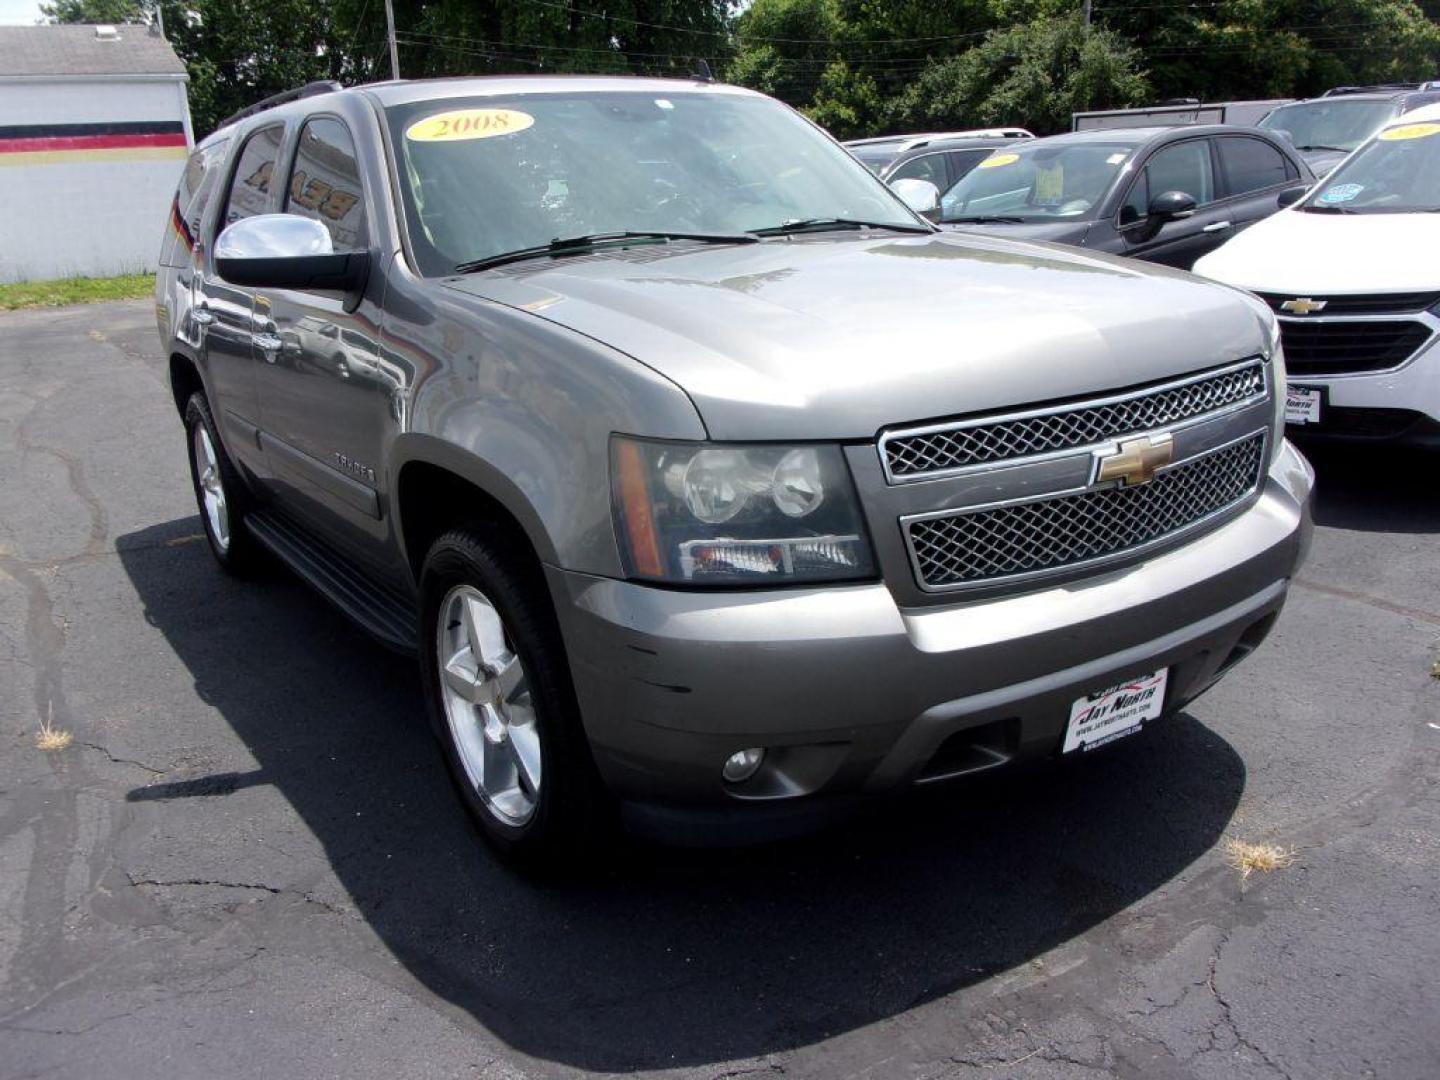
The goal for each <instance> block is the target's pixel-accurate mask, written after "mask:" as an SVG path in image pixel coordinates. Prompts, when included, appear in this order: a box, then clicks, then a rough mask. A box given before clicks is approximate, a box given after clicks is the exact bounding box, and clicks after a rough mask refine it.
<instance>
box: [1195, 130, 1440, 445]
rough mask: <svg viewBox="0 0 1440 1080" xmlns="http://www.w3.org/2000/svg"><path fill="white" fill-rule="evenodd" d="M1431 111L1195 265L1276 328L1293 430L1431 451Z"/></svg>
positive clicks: (1437, 424) (1439, 137)
mask: <svg viewBox="0 0 1440 1080" xmlns="http://www.w3.org/2000/svg"><path fill="white" fill-rule="evenodd" d="M1436 252H1440V105H1431V106H1427V107H1425V108H1422V109H1417V110H1415V111H1414V112H1410V113H1407V114H1405V115H1404V116H1403V117H1397V118H1396V119H1395V120H1394V121H1393V122H1391V123H1390V124H1388V125H1387V126H1386V127H1384V128H1382V129H1381V130H1380V131H1379V132H1378V133H1376V134H1375V135H1374V136H1372V137H1371V138H1370V139H1369V140H1367V141H1366V142H1365V143H1364V144H1362V145H1361V146H1360V147H1359V148H1358V149H1357V150H1355V152H1354V153H1352V154H1351V155H1350V156H1349V157H1347V158H1346V159H1345V160H1344V161H1343V162H1342V163H1341V164H1340V165H1339V166H1338V167H1337V168H1336V169H1335V171H1334V172H1332V173H1330V175H1329V176H1327V177H1326V178H1325V179H1324V180H1322V181H1321V182H1320V183H1319V184H1317V185H1316V186H1315V187H1314V188H1313V189H1311V191H1310V192H1309V193H1308V194H1306V195H1305V197H1304V198H1302V199H1300V200H1299V201H1298V202H1297V203H1296V204H1295V205H1294V206H1292V207H1289V208H1288V209H1285V210H1282V211H1280V212H1279V213H1278V214H1274V215H1272V216H1271V217H1269V218H1266V219H1265V220H1264V221H1261V222H1259V223H1258V224H1257V225H1255V226H1254V227H1253V228H1250V229H1247V230H1246V231H1245V232H1243V233H1241V234H1240V235H1238V236H1236V237H1235V238H1234V239H1233V240H1231V241H1230V242H1229V243H1227V244H1225V245H1224V246H1222V247H1220V248H1219V249H1217V250H1216V251H1214V252H1212V253H1210V254H1209V255H1207V256H1205V257H1204V258H1203V259H1201V260H1200V261H1199V262H1197V263H1196V264H1195V272H1196V273H1198V274H1203V275H1205V276H1206V277H1210V278H1214V279H1215V280H1217V281H1223V282H1225V283H1226V284H1229V285H1237V286H1239V287H1241V288H1244V289H1249V290H1250V291H1251V292H1255V293H1258V294H1259V295H1260V296H1261V297H1262V298H1263V299H1264V300H1266V301H1267V302H1268V303H1269V304H1270V306H1271V307H1272V308H1274V310H1275V314H1276V315H1278V316H1279V318H1280V327H1281V333H1282V335H1283V339H1284V346H1285V359H1286V363H1287V365H1288V370H1289V380H1290V381H1289V389H1288V394H1287V398H1286V422H1287V424H1288V425H1289V427H1290V430H1291V432H1292V433H1303V434H1306V435H1313V436H1318V437H1325V438H1329V439H1336V440H1385V441H1389V442H1395V443H1403V444H1407V445H1422V446H1440V259H1437V258H1436Z"/></svg>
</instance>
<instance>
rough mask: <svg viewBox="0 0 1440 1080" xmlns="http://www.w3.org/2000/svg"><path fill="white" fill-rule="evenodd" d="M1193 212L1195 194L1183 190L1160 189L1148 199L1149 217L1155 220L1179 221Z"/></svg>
mask: <svg viewBox="0 0 1440 1080" xmlns="http://www.w3.org/2000/svg"><path fill="white" fill-rule="evenodd" d="M1193 213H1195V196H1194V195H1190V194H1187V193H1186V192H1183V191H1162V192H1161V193H1160V194H1159V195H1156V196H1155V198H1153V199H1151V200H1150V217H1151V219H1152V220H1154V221H1157V222H1165V221H1179V220H1180V219H1182V218H1187V217H1189V216H1190V215H1191V214H1193Z"/></svg>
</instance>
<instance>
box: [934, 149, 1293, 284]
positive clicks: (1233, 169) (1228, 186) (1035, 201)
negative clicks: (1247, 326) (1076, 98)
mask: <svg viewBox="0 0 1440 1080" xmlns="http://www.w3.org/2000/svg"><path fill="white" fill-rule="evenodd" d="M1314 180H1315V176H1314V173H1312V172H1311V170H1310V167H1309V166H1308V165H1306V164H1305V162H1304V160H1303V159H1302V158H1301V157H1300V155H1299V154H1298V153H1297V152H1296V150H1295V149H1294V147H1292V146H1290V145H1289V144H1288V143H1286V142H1285V141H1284V140H1283V139H1282V138H1279V137H1277V136H1274V135H1272V134H1270V133H1269V132H1265V131H1261V130H1259V129H1257V128H1243V127H1233V126H1228V125H1219V124H1213V125H1203V126H1192V127H1176V128H1131V129H1128V130H1108V131H1076V132H1071V133H1069V134H1066V135H1056V136H1053V137H1051V138H1048V139H1036V140H1034V141H1033V142H1031V141H1027V142H1023V143H1015V144H1012V145H1010V146H1007V147H1004V148H1003V149H1001V150H999V151H997V152H995V153H993V154H991V155H990V156H989V157H988V158H986V159H985V160H984V161H982V162H980V163H979V165H977V166H976V167H975V168H974V169H973V170H971V171H970V172H968V173H967V174H966V175H965V176H963V177H961V178H960V180H959V181H957V182H956V183H954V184H952V185H951V186H950V187H949V188H948V189H947V190H945V192H944V195H943V196H942V198H941V202H940V215H939V220H940V222H941V224H944V225H947V226H952V227H954V228H958V229H966V230H973V229H981V230H987V231H988V230H992V229H993V230H995V231H997V232H1003V234H1004V235H1005V236H1007V237H1013V238H1016V239H1028V240H1052V241H1056V242H1058V243H1064V244H1074V245H1076V246H1079V247H1086V248H1092V249H1094V250H1097V251H1107V252H1111V253H1113V254H1116V255H1129V256H1132V257H1134V258H1137V259H1147V260H1149V261H1150V262H1158V263H1165V264H1167V265H1169V266H1179V267H1182V268H1185V269H1189V267H1190V266H1191V265H1192V264H1193V263H1194V262H1195V260H1196V259H1198V258H1200V256H1202V255H1204V254H1206V253H1207V252H1209V251H1212V250H1214V249H1215V248H1217V247H1219V246H1220V245H1221V244H1223V243H1224V242H1225V241H1226V240H1228V239H1230V237H1232V236H1234V235H1235V234H1236V233H1238V232H1240V231H1241V230H1242V229H1245V228H1246V227H1248V226H1250V225H1253V224H1254V223H1255V222H1257V221H1259V220H1260V219H1261V218H1263V217H1266V216H1268V215H1269V214H1272V213H1274V212H1275V211H1276V210H1277V209H1279V208H1280V207H1281V206H1283V205H1287V204H1288V203H1289V202H1293V201H1294V200H1295V199H1296V198H1298V197H1299V195H1300V194H1301V193H1302V192H1303V191H1304V189H1305V188H1306V187H1308V186H1309V185H1310V184H1312V183H1313V182H1314ZM1292 193H1293V194H1292Z"/></svg>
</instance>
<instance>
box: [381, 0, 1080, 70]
mask: <svg viewBox="0 0 1440 1080" xmlns="http://www.w3.org/2000/svg"><path fill="white" fill-rule="evenodd" d="M1085 10H1086V11H1087V12H1088V11H1089V10H1090V0H1085ZM1086 21H1089V20H1088V16H1087V20H1086ZM385 29H386V33H387V34H388V35H389V38H390V77H391V78H392V79H398V78H400V53H399V52H398V51H397V50H396V48H395V5H394V4H392V3H391V0H385Z"/></svg>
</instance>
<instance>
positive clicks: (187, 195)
mask: <svg viewBox="0 0 1440 1080" xmlns="http://www.w3.org/2000/svg"><path fill="white" fill-rule="evenodd" d="M229 145H230V140H229V139H220V140H219V141H217V142H213V143H211V144H209V145H208V146H203V147H201V148H200V149H198V150H196V151H195V152H194V153H193V154H191V155H190V159H189V160H188V161H187V162H185V171H184V172H183V173H181V174H180V186H179V187H177V188H176V189H175V198H174V199H173V200H172V201H171V204H170V220H169V221H168V222H166V223H165V242H164V243H163V244H162V245H161V246H160V264H161V265H162V266H184V265H185V264H186V262H188V261H189V258H190V254H191V252H193V251H194V250H195V244H196V240H197V238H198V237H199V236H200V223H201V221H202V220H204V217H205V208H206V207H207V206H209V205H210V198H211V196H212V195H214V194H215V187H216V185H217V184H218V183H219V182H220V164H221V162H223V161H224V160H225V150H226V148H227V147H228V146H229Z"/></svg>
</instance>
